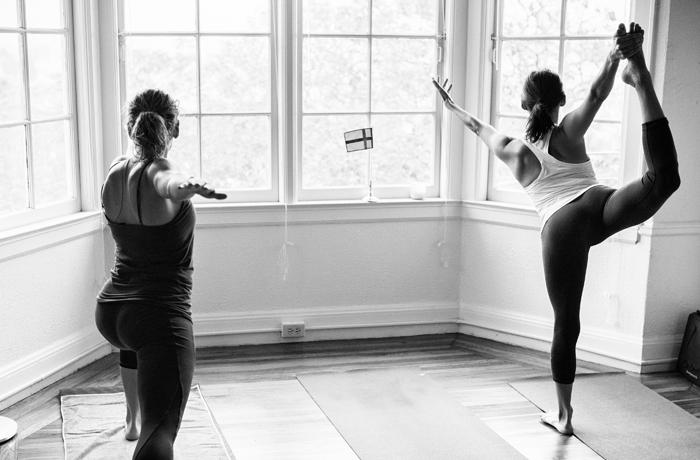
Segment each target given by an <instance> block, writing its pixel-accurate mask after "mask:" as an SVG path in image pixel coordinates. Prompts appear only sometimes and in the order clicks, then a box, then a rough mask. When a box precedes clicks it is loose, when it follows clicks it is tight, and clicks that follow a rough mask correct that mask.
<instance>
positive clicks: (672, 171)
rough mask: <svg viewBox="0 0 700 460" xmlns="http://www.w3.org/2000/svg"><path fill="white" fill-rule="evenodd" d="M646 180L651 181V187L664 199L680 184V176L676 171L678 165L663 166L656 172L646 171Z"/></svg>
mask: <svg viewBox="0 0 700 460" xmlns="http://www.w3.org/2000/svg"><path fill="white" fill-rule="evenodd" d="M645 179H646V180H647V181H649V182H651V183H652V187H653V189H654V190H655V192H656V195H658V197H659V198H661V199H664V200H666V199H667V198H668V197H670V196H671V195H673V193H674V192H675V191H676V190H678V189H679V188H680V186H681V176H680V174H679V173H678V166H677V165H676V166H672V167H668V168H664V169H662V170H660V171H656V172H651V171H649V172H647V174H646V178H645Z"/></svg>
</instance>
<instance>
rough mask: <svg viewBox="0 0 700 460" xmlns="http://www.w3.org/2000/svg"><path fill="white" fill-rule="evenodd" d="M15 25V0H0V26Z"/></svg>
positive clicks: (16, 24) (17, 23)
mask: <svg viewBox="0 0 700 460" xmlns="http://www.w3.org/2000/svg"><path fill="white" fill-rule="evenodd" d="M17 26H19V22H18V21H17V0H0V27H17Z"/></svg>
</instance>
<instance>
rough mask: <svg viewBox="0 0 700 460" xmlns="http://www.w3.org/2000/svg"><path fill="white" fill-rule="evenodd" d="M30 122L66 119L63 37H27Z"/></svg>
mask: <svg viewBox="0 0 700 460" xmlns="http://www.w3.org/2000/svg"><path fill="white" fill-rule="evenodd" d="M27 48H28V56H29V91H30V93H29V94H30V98H31V109H32V120H39V119H42V118H43V119H45V118H50V117H59V116H62V115H67V114H68V112H69V110H68V78H67V75H66V44H65V38H64V36H63V35H50V34H40V35H39V34H27Z"/></svg>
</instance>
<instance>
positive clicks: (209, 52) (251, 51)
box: [200, 37, 270, 113]
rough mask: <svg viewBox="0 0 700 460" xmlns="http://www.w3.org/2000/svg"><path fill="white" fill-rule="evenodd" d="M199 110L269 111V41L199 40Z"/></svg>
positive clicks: (262, 38) (259, 38)
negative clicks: (200, 61) (200, 97)
mask: <svg viewBox="0 0 700 460" xmlns="http://www.w3.org/2000/svg"><path fill="white" fill-rule="evenodd" d="M200 40H201V42H200V43H201V53H202V54H201V60H202V71H201V79H202V111H203V112H205V113H206V112H269V111H270V39H269V38H268V37H202V38H201V39H200Z"/></svg>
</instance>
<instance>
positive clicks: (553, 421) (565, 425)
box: [540, 411, 574, 436]
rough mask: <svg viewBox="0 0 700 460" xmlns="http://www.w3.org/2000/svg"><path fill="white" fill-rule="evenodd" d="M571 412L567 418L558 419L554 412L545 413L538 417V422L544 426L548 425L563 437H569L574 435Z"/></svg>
mask: <svg viewBox="0 0 700 460" xmlns="http://www.w3.org/2000/svg"><path fill="white" fill-rule="evenodd" d="M572 412H573V411H571V412H569V414H568V416H562V417H560V416H559V414H557V413H555V412H545V413H544V414H542V416H541V417H540V422H542V423H544V424H545V425H549V426H551V427H552V428H554V429H555V430H557V431H558V432H559V433H561V434H563V435H564V436H571V435H572V434H574V427H573V426H572V425H571V414H572Z"/></svg>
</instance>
